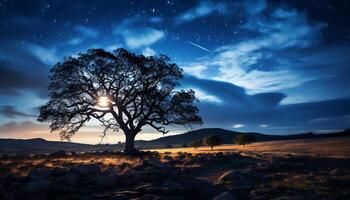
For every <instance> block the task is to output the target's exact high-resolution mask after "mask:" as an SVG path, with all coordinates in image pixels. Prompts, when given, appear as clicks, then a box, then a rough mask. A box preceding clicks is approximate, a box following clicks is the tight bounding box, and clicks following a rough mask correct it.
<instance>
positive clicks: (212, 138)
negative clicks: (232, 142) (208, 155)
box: [203, 135, 221, 150]
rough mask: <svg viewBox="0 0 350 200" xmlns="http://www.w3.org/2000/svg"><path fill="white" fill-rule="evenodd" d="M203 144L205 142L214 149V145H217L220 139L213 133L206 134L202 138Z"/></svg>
mask: <svg viewBox="0 0 350 200" xmlns="http://www.w3.org/2000/svg"><path fill="white" fill-rule="evenodd" d="M203 144H206V145H208V146H210V148H211V150H214V147H215V146H218V145H220V144H221V140H220V138H218V137H217V136H215V135H213V136H206V137H204V138H203Z"/></svg>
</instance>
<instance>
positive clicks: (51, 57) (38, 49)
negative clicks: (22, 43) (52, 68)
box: [26, 43, 60, 65]
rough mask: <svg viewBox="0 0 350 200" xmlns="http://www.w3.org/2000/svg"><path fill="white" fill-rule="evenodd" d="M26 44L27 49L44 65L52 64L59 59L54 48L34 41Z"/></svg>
mask: <svg viewBox="0 0 350 200" xmlns="http://www.w3.org/2000/svg"><path fill="white" fill-rule="evenodd" d="M26 46H27V49H28V51H30V52H31V53H32V54H33V55H34V56H36V57H37V58H38V59H39V60H41V61H42V62H43V63H45V64H46V65H54V64H56V63H57V62H58V61H59V60H60V57H59V56H58V55H57V53H56V49H55V48H45V47H42V46H39V45H37V44H34V43H28V44H27V45H26Z"/></svg>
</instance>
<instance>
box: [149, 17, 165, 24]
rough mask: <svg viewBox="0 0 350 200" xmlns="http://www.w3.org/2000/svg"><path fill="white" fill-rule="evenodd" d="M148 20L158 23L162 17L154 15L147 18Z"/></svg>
mask: <svg viewBox="0 0 350 200" xmlns="http://www.w3.org/2000/svg"><path fill="white" fill-rule="evenodd" d="M149 21H150V22H152V23H155V24H158V23H161V22H162V21H163V18H161V17H156V16H154V17H151V18H149Z"/></svg>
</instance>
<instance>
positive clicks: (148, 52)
mask: <svg viewBox="0 0 350 200" xmlns="http://www.w3.org/2000/svg"><path fill="white" fill-rule="evenodd" d="M142 54H143V55H144V56H154V55H156V52H155V51H154V50H153V49H151V48H149V47H146V48H145V49H143V50H142Z"/></svg>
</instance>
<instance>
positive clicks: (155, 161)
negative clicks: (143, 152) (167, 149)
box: [146, 158, 164, 169]
mask: <svg viewBox="0 0 350 200" xmlns="http://www.w3.org/2000/svg"><path fill="white" fill-rule="evenodd" d="M146 163H147V164H149V165H151V166H153V167H156V168H159V169H160V168H163V167H164V164H163V163H161V162H160V160H159V159H157V158H150V159H148V160H147V161H146Z"/></svg>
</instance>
